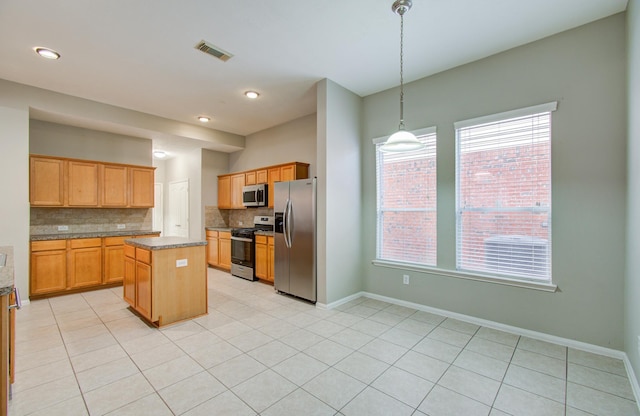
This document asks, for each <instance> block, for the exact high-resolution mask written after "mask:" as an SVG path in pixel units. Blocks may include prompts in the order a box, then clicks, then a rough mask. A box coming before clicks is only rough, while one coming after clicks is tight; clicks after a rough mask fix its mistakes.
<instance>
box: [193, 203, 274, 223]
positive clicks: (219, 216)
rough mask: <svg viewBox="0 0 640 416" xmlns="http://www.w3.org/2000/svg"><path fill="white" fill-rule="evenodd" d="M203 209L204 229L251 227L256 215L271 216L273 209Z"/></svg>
mask: <svg viewBox="0 0 640 416" xmlns="http://www.w3.org/2000/svg"><path fill="white" fill-rule="evenodd" d="M204 208H205V227H221V228H224V227H230V228H238V227H252V226H253V217H255V216H256V215H265V216H266V215H268V216H273V208H266V207H260V208H247V209H219V208H218V207H215V206H206V207H204Z"/></svg>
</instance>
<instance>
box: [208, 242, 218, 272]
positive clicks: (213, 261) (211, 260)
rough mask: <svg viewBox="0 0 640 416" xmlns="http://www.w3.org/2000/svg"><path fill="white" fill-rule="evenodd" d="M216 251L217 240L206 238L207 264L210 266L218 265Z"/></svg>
mask: <svg viewBox="0 0 640 416" xmlns="http://www.w3.org/2000/svg"><path fill="white" fill-rule="evenodd" d="M218 250H219V248H218V238H217V237H209V238H207V263H208V264H210V265H211V266H217V265H218V264H220V260H219V258H218Z"/></svg>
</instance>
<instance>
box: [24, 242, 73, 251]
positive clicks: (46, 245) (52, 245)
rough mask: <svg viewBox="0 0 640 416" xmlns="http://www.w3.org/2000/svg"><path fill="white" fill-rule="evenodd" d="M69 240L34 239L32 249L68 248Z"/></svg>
mask: <svg viewBox="0 0 640 416" xmlns="http://www.w3.org/2000/svg"><path fill="white" fill-rule="evenodd" d="M66 249H67V240H49V241H32V242H31V251H48V250H66Z"/></svg>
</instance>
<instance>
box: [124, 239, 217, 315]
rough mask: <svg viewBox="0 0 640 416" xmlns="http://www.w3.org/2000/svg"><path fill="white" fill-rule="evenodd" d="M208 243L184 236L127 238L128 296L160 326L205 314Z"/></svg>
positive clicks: (126, 292)
mask: <svg viewBox="0 0 640 416" xmlns="http://www.w3.org/2000/svg"><path fill="white" fill-rule="evenodd" d="M206 245H207V243H206V241H198V240H190V239H187V238H181V237H155V238H136V239H128V240H125V246H124V254H125V264H124V290H123V296H124V299H125V300H126V301H127V302H128V303H129V305H131V307H132V308H133V309H134V310H135V311H136V312H137V313H138V314H139V315H140V316H142V317H143V318H144V319H145V320H147V321H148V322H149V323H151V324H152V325H155V326H158V327H161V326H164V325H168V324H171V323H174V322H179V321H183V320H186V319H191V318H194V317H197V316H201V315H205V314H206V313H207V264H206V257H205V246H206Z"/></svg>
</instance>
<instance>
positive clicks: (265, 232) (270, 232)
mask: <svg viewBox="0 0 640 416" xmlns="http://www.w3.org/2000/svg"><path fill="white" fill-rule="evenodd" d="M254 234H255V235H266V236H268V237H273V231H264V230H258V231H256V232H255V233H254Z"/></svg>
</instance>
